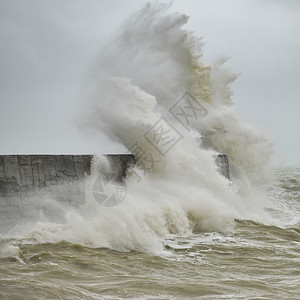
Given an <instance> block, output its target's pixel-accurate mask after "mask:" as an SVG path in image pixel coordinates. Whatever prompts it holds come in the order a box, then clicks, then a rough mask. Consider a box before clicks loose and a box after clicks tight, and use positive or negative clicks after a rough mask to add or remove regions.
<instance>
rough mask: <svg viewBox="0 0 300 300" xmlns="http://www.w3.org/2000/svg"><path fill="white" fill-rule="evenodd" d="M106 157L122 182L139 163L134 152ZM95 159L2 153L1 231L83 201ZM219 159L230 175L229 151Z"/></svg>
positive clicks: (0, 184)
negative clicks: (59, 206)
mask: <svg viewBox="0 0 300 300" xmlns="http://www.w3.org/2000/svg"><path fill="white" fill-rule="evenodd" d="M106 157H107V159H108V161H109V162H110V165H111V172H112V174H113V175H114V176H113V177H114V180H116V181H118V182H121V181H122V179H123V178H124V177H125V176H126V171H127V169H128V167H129V166H130V165H133V164H135V157H134V155H133V154H109V155H106ZM93 159H94V156H93V155H0V233H1V229H7V228H11V227H12V226H14V225H15V224H16V223H17V221H18V219H22V220H26V219H27V220H36V219H38V217H39V213H40V212H43V214H48V216H51V217H52V218H53V216H57V215H59V211H57V205H54V202H55V203H56V204H57V203H58V204H59V205H63V206H67V207H72V206H78V205H80V204H82V203H83V202H84V201H85V193H86V187H87V181H86V178H87V177H88V175H90V174H91V167H92V161H93ZM216 163H217V165H218V167H219V171H220V173H221V174H222V175H223V176H225V177H226V178H227V179H230V174H229V161H228V157H227V155H224V154H219V155H217V156H216ZM100 172H101V169H100ZM46 217H47V216H46Z"/></svg>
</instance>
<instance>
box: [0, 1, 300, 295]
mask: <svg viewBox="0 0 300 300" xmlns="http://www.w3.org/2000/svg"><path fill="white" fill-rule="evenodd" d="M167 9H168V6H166V5H154V6H152V5H147V6H146V7H145V8H144V9H142V10H141V11H139V12H138V13H136V14H135V15H134V16H132V17H131V18H130V19H129V21H128V22H127V23H125V24H124V26H123V27H122V28H121V29H120V31H119V32H118V33H117V34H116V36H115V37H114V38H113V39H112V41H111V42H110V43H108V45H107V47H106V48H105V49H103V51H102V52H101V55H100V59H99V61H98V64H96V65H95V67H94V70H93V76H92V78H89V88H91V90H92V96H91V99H92V100H91V102H89V101H88V102H87V107H88V108H89V113H88V115H87V116H86V118H85V120H84V121H83V123H84V124H85V125H86V126H87V127H88V128H89V129H92V130H93V131H94V132H95V133H96V134H97V133H98V132H100V131H101V132H105V133H106V134H107V135H108V136H109V137H110V138H111V139H112V140H115V141H118V142H119V143H121V144H122V145H124V146H125V147H127V149H128V150H131V151H133V152H134V153H135V154H136V157H137V158H138V167H137V168H136V169H135V170H132V174H131V175H129V176H128V178H127V179H126V186H127V194H126V199H125V200H124V201H123V202H122V203H121V204H120V205H118V206H115V207H113V208H108V207H103V206H101V205H99V204H98V203H97V202H96V201H95V199H94V198H93V196H92V193H91V192H90V193H89V192H88V193H87V196H86V201H85V204H84V205H81V206H80V207H79V208H77V209H75V208H73V209H70V208H67V209H65V208H64V206H60V207H59V211H60V217H59V218H56V219H55V222H54V221H53V220H52V219H51V218H49V217H48V218H47V217H46V216H45V214H43V213H41V219H40V221H39V222H38V223H35V224H30V223H27V225H26V226H22V227H16V228H15V229H13V230H11V232H9V233H6V234H3V236H1V257H2V258H1V270H0V272H1V274H2V275H1V285H2V286H1V289H0V293H1V294H2V295H3V296H7V297H10V296H11V297H14V296H16V295H20V294H22V295H25V291H26V295H28V297H29V298H38V299H40V298H49V297H52V298H55V297H62V298H72V299H76V298H78V299H82V298H86V299H99V298H118V297H127V298H168V297H173V298H178V299H179V298H180V299H181V298H190V297H195V298H199V297H201V296H203V297H204V298H205V299H215V298H218V297H222V296H223V297H225V298H228V297H229V298H232V299H233V298H249V299H250V298H251V297H263V298H264V299H275V298H276V296H278V298H284V297H288V298H289V299H292V298H293V297H294V296H295V295H297V293H299V286H298V285H297V282H296V281H295V280H294V275H295V272H296V269H295V265H296V263H299V261H298V259H299V249H298V248H297V247H298V246H299V220H296V218H297V217H296V216H294V215H293V216H294V218H295V220H294V221H293V222H291V223H287V222H286V219H288V218H289V216H290V215H291V214H292V211H293V210H294V209H297V210H299V178H300V175H299V172H295V173H293V172H294V171H293V172H292V171H291V170H290V171H286V172H288V173H287V174H290V176H292V177H293V180H296V181H293V182H294V184H293V190H291V189H290V186H288V187H287V188H286V189H285V190H284V192H283V188H282V186H281V183H278V182H277V181H275V182H272V183H270V184H269V193H270V195H271V196H270V197H266V194H265V193H264V192H263V188H262V187H260V186H259V185H258V183H261V182H262V183H264V184H266V181H264V180H266V178H267V177H266V169H267V163H268V160H269V156H270V153H271V142H270V141H269V139H268V138H267V137H266V136H265V135H264V134H261V133H260V132H259V131H257V130H255V129H253V128H252V127H250V126H248V125H246V124H245V123H244V122H243V121H242V120H241V119H240V118H239V117H238V116H237V114H236V113H235V111H234V108H233V107H232V103H231V99H230V97H231V94H232V92H231V91H230V89H229V87H228V84H230V83H231V82H232V81H233V80H234V79H235V78H236V76H235V75H234V74H232V73H231V72H230V71H228V70H227V69H226V68H224V66H223V65H222V64H223V63H224V60H220V61H217V62H216V63H215V64H214V65H212V66H207V65H205V63H203V62H202V61H201V47H202V44H201V41H200V40H198V39H197V38H196V37H194V36H193V34H192V33H190V32H188V31H186V30H185V29H183V27H182V26H183V25H184V24H185V23H186V22H187V20H188V18H187V16H185V15H181V14H168V13H167ZM186 95H189V96H188V97H187V98H186ZM191 103H193V105H191ZM192 107H193V108H192ZM184 109H187V110H186V111H185V110H184ZM182 110H183V111H182ZM180 112H181V114H179V113H180ZM182 117H184V118H183V119H182ZM186 120H188V122H186V123H184V122H185V121H186ZM162 129H164V131H163V132H168V133H172V134H169V135H168V136H166V135H164V136H160V139H158V138H157V136H156V135H157V133H159V132H160V131H159V130H162ZM155 134H156V135H155ZM216 153H226V154H227V155H228V156H229V158H230V162H231V166H232V169H231V171H232V172H231V177H232V182H231V183H229V182H228V180H226V179H225V178H224V177H223V176H222V175H221V174H220V173H219V172H218V169H217V166H216V164H215V158H214V157H215V155H216ZM104 160H105V159H104V158H103V157H99V158H98V159H96V160H95V162H94V166H93V169H94V170H95V172H94V174H92V178H91V182H92V179H93V176H94V177H95V176H97V174H96V171H97V169H98V166H99V164H103V163H105V161H104ZM283 174H286V173H282V171H279V173H278V174H277V176H278V178H281V179H280V180H282V178H283V177H284V176H283ZM282 176H283V177H282ZM294 192H295V193H296V194H297V195H295V194H293V193H294ZM291 195H293V201H292V202H291V199H290V196H291ZM41 201H42V200H41ZM48 201H49V199H48ZM278 203H279V204H280V205H281V206H283V207H285V210H284V213H282V212H281V209H279V208H278V205H279V204H278ZM291 203H292V208H291V206H290V205H291ZM266 208H267V209H266ZM235 220H236V221H235ZM263 224H264V225H263ZM275 225H276V226H275ZM115 250H117V251H118V252H116V251H115ZM8 269H9V270H10V271H9V272H8V271H7V270H8Z"/></svg>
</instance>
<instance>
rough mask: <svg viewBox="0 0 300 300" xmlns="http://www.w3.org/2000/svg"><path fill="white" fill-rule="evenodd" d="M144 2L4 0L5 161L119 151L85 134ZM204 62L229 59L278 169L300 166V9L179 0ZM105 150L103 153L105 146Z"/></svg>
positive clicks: (271, 0) (0, 87)
mask: <svg viewBox="0 0 300 300" xmlns="http://www.w3.org/2000/svg"><path fill="white" fill-rule="evenodd" d="M144 3H145V1H141V0H110V1H104V0H43V1H39V0H26V1H23V0H0V154H8V153H88V152H94V151H97V150H98V151H99V152H114V151H116V149H114V146H113V145H110V144H108V143H107V142H106V141H105V139H104V137H102V140H101V139H100V140H99V143H98V144H93V143H91V142H90V141H89V140H88V139H87V138H85V137H84V136H83V135H82V134H81V133H80V131H79V130H78V128H77V126H76V118H77V117H78V115H79V112H80V109H81V105H82V104H81V100H82V99H81V98H82V94H81V87H82V85H83V82H84V78H85V76H86V74H87V72H88V71H89V69H90V67H91V65H92V63H93V61H95V60H96V59H97V56H98V55H99V52H100V49H101V46H102V45H104V44H105V42H106V41H107V39H108V38H109V36H110V35H111V34H112V33H113V32H114V31H115V30H116V29H117V28H118V27H119V26H121V24H122V22H124V20H125V19H126V18H128V16H130V14H131V13H132V12H134V11H136V10H138V9H140V8H141V7H142V6H143V4H144ZM171 11H178V12H182V13H185V14H187V15H189V16H190V20H189V23H188V24H187V25H186V28H188V29H189V30H192V31H194V33H195V34H196V35H197V36H202V37H203V40H204V42H205V46H204V59H205V60H207V61H210V60H212V59H215V58H217V57H218V56H226V57H230V60H229V61H228V62H227V66H228V67H230V68H231V69H232V70H233V71H235V72H236V73H241V75H240V77H239V78H238V80H237V81H236V82H235V83H234V84H233V85H232V89H233V90H234V97H233V101H234V103H235V104H234V105H235V108H236V109H237V110H238V111H239V113H240V114H241V116H242V117H243V118H244V119H246V120H247V121H248V123H250V124H252V125H253V126H255V127H258V128H261V129H263V130H264V131H266V132H268V133H269V134H270V135H271V137H272V138H273V140H274V142H275V156H274V162H275V163H284V164H299V163H300V158H299V155H298V153H300V141H299V131H300V118H299V110H300V101H299V100H300V59H299V55H300V38H299V37H300V1H298V0H199V1H196V0H174V3H173V6H172V8H171ZM98 147H99V148H98Z"/></svg>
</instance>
